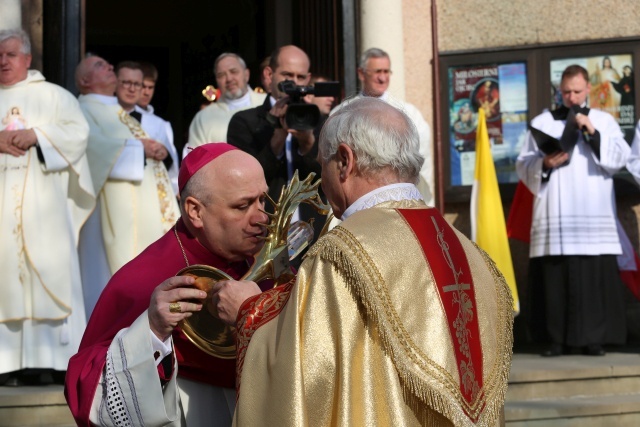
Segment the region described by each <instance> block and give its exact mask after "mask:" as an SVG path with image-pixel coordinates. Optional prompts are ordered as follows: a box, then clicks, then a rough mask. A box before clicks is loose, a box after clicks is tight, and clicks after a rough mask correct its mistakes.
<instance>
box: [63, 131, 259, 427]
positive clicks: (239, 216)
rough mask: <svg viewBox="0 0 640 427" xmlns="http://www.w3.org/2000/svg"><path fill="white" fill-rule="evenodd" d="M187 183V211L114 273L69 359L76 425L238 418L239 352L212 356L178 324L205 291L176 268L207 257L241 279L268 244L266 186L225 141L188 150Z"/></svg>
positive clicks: (183, 181) (183, 191)
mask: <svg viewBox="0 0 640 427" xmlns="http://www.w3.org/2000/svg"><path fill="white" fill-rule="evenodd" d="M179 188H180V196H181V206H180V208H181V212H182V216H181V218H180V219H179V220H178V222H177V224H176V225H175V227H173V228H172V229H171V230H170V231H169V232H167V233H166V234H165V235H164V236H163V237H162V238H160V239H159V240H158V241H156V242H155V243H153V244H152V245H151V246H149V247H148V248H147V249H146V250H145V251H144V252H143V253H142V254H140V255H139V256H138V257H136V258H135V259H134V260H133V261H131V262H130V263H129V264H127V265H126V266H124V267H123V268H122V269H121V270H120V271H118V272H117V273H116V274H115V275H114V276H113V278H112V280H111V281H110V282H109V284H108V285H107V287H106V288H105V290H104V292H103V294H102V296H101V298H100V301H99V302H98V304H97V305H96V308H95V311H94V314H93V316H92V317H91V320H90V321H89V325H88V327H87V330H86V332H85V335H84V338H83V341H82V344H81V346H80V351H79V353H78V354H77V355H75V356H74V357H73V358H72V359H71V361H70V363H69V370H68V374H67V384H66V390H65V393H66V396H67V401H68V403H69V406H70V408H71V410H72V413H73V415H74V417H75V419H76V421H77V423H78V425H90V424H89V422H91V423H94V424H99V425H122V424H119V423H118V422H120V423H126V421H128V420H132V423H134V424H136V425H137V424H138V423H139V424H141V425H142V424H146V425H183V423H184V421H185V420H186V422H187V423H188V425H189V427H193V426H201V425H202V426H205V425H206V426H229V425H231V417H232V415H233V410H234V405H235V390H234V387H235V359H227V360H222V359H218V358H215V357H213V356H210V355H208V354H206V353H205V352H203V351H202V350H200V349H199V348H198V347H196V346H195V345H194V344H193V343H192V342H191V341H189V340H188V339H187V337H186V336H185V335H184V334H183V333H182V331H181V330H180V328H178V327H176V325H177V324H178V322H180V321H181V320H183V319H184V318H186V317H189V316H191V313H192V312H197V311H200V310H201V309H202V304H201V303H200V302H197V303H194V302H193V301H194V300H195V301H200V300H202V299H203V298H205V297H206V293H205V292H203V291H201V290H198V289H196V288H193V287H192V286H191V285H192V284H193V282H194V280H193V278H191V277H187V276H179V277H174V276H175V275H176V273H178V272H179V271H180V270H181V269H183V268H185V267H187V266H189V265H194V264H205V265H210V266H214V267H217V268H219V269H220V270H222V271H224V272H225V273H227V274H229V275H230V276H231V277H234V278H239V277H242V275H243V274H244V273H245V272H246V271H247V269H248V267H249V265H250V264H251V262H249V261H251V260H252V257H253V255H254V254H255V253H256V252H258V251H259V250H260V248H261V247H262V245H263V242H264V241H263V239H262V238H261V237H262V236H263V235H264V229H263V227H262V225H261V224H264V223H267V222H268V218H267V216H266V215H265V214H264V213H263V209H264V199H265V195H264V193H265V191H266V190H267V184H266V182H265V180H264V173H263V171H262V168H261V167H260V164H259V163H258V161H257V160H256V159H255V158H253V157H252V156H250V155H248V154H246V153H244V152H242V151H241V150H238V149H236V148H235V147H233V146H230V145H228V144H224V143H219V144H206V145H202V146H200V147H197V148H196V149H194V150H193V151H192V152H191V153H190V154H189V156H187V158H185V160H184V161H183V164H182V165H181V168H180V174H179ZM149 301H150V302H149ZM178 373H179V374H180V377H179V378H177V377H176V375H177V374H178ZM178 387H179V391H178ZM118 399H119V400H120V402H124V405H115V404H113V402H116V401H117V400H118ZM181 408H182V409H184V413H183V411H182V409H181ZM116 421H118V422H116Z"/></svg>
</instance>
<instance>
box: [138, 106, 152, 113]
mask: <svg viewBox="0 0 640 427" xmlns="http://www.w3.org/2000/svg"><path fill="white" fill-rule="evenodd" d="M136 111H138V112H140V113H142V114H153V105H151V104H149V105H147V108H142V107H141V106H139V105H136Z"/></svg>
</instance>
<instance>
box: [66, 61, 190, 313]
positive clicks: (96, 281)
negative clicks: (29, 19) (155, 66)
mask: <svg viewBox="0 0 640 427" xmlns="http://www.w3.org/2000/svg"><path fill="white" fill-rule="evenodd" d="M76 84H77V86H78V89H79V90H80V93H81V95H80V97H79V101H80V108H81V109H82V112H83V113H84V115H85V117H86V118H87V121H88V122H89V126H90V132H89V144H88V147H87V157H88V160H89V164H90V167H91V176H92V178H93V185H94V189H95V193H96V194H97V195H98V205H99V208H96V210H95V211H94V213H93V214H92V215H91V218H90V219H89V221H88V222H87V225H86V226H85V227H84V229H83V230H82V236H81V244H80V249H81V262H82V274H83V284H84V288H85V303H86V305H87V312H88V313H89V312H90V311H91V310H92V309H93V306H94V305H95V302H96V301H97V298H98V296H99V295H100V292H101V291H102V289H103V288H104V286H105V285H106V283H107V282H108V280H109V278H110V277H111V275H113V274H114V273H115V272H116V271H117V270H119V269H120V267H122V266H123V265H124V264H126V263H127V262H129V261H130V260H132V259H133V258H134V257H135V256H136V255H138V254H139V253H140V252H142V250H144V249H145V248H146V247H147V246H148V245H149V244H151V243H153V242H154V241H155V240H157V239H158V238H159V237H160V236H162V235H163V234H164V233H165V232H167V231H168V230H169V229H171V227H172V226H173V225H174V224H175V222H176V220H177V219H178V217H179V216H180V215H179V210H178V203H177V201H176V196H175V193H174V192H173V189H172V185H171V181H170V179H169V176H168V174H167V169H166V167H165V165H164V164H163V163H162V158H164V157H165V156H166V149H165V148H164V147H163V146H162V144H158V143H155V144H151V143H150V141H151V140H150V139H149V136H148V134H147V133H146V132H145V131H144V130H143V129H142V127H141V126H140V122H138V121H137V120H136V119H134V118H133V117H131V116H130V115H129V114H127V112H126V111H125V110H124V109H123V108H122V107H121V106H120V105H119V104H118V99H117V98H116V97H114V96H113V94H114V92H115V89H116V85H119V86H121V87H122V88H133V89H135V90H137V91H138V92H139V91H140V88H141V87H142V72H139V73H138V74H136V75H135V77H133V76H128V77H127V78H126V79H125V78H124V77H123V78H122V79H120V80H118V79H117V78H116V75H115V73H114V71H113V66H112V65H111V64H109V63H108V62H107V61H105V60H104V59H103V58H101V57H99V56H89V57H87V58H85V59H83V60H82V61H81V62H80V64H78V67H77V68H76ZM133 105H135V102H134V104H133Z"/></svg>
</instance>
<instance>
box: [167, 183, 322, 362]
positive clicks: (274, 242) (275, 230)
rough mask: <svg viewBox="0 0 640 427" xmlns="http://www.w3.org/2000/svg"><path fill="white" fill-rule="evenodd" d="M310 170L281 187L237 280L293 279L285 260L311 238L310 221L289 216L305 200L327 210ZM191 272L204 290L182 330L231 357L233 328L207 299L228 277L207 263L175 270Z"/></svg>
mask: <svg viewBox="0 0 640 427" xmlns="http://www.w3.org/2000/svg"><path fill="white" fill-rule="evenodd" d="M314 177H315V174H314V173H311V174H309V176H307V178H306V179H304V180H302V181H300V180H299V178H298V172H297V171H296V172H295V173H294V175H293V178H292V179H291V182H290V183H289V185H287V186H286V187H283V188H282V191H281V193H280V198H279V199H278V202H277V203H275V202H274V201H273V200H272V199H271V198H269V196H268V195H267V198H268V199H269V201H270V202H271V203H272V204H273V205H274V212H273V213H267V215H268V216H269V218H270V223H269V224H268V225H266V224H265V225H266V228H267V235H266V237H265V244H264V246H263V247H262V249H261V250H260V252H258V254H257V255H256V257H255V261H254V263H253V265H252V266H251V267H250V268H249V270H248V271H247V272H246V273H245V275H244V276H243V277H242V278H241V279H240V280H251V281H253V282H261V281H263V280H268V279H273V281H274V282H275V285H274V286H277V285H279V284H282V283H286V282H288V281H290V280H291V279H293V277H294V274H293V272H292V271H291V268H290V265H289V260H290V259H293V258H295V257H296V256H297V255H298V254H299V253H300V252H301V251H302V250H303V249H304V248H305V247H306V245H308V244H309V242H311V241H312V240H313V228H312V227H311V225H310V224H308V223H304V222H300V221H299V222H296V223H295V224H294V225H293V226H291V217H292V216H293V214H294V212H295V211H296V209H297V208H298V206H299V205H300V204H301V203H308V204H310V205H311V206H313V207H314V209H315V210H316V211H318V212H319V213H320V214H322V215H327V214H328V213H329V206H328V205H326V204H325V203H323V201H322V199H321V198H320V196H319V194H318V188H319V186H320V179H318V180H316V182H314V183H312V181H313V178H314ZM186 275H190V276H194V277H195V278H196V286H197V287H198V288H200V289H202V290H204V291H206V292H207V298H206V300H205V304H204V309H203V310H202V311H199V312H197V313H193V315H192V316H190V317H187V318H186V319H184V320H183V321H182V322H181V323H180V327H181V328H182V331H183V332H184V334H185V335H186V336H187V338H189V340H191V341H192V342H193V343H194V344H195V345H196V346H197V347H198V348H200V349H201V350H202V351H204V352H206V353H208V354H210V355H212V356H215V357H219V358H221V359H233V358H234V357H235V355H236V344H235V339H236V337H235V328H233V327H231V326H228V325H226V324H225V323H224V322H223V321H222V320H220V319H219V318H218V315H217V311H216V309H215V307H214V306H213V304H212V303H211V289H212V287H213V285H214V284H215V283H216V282H218V281H220V280H231V279H232V277H230V276H229V275H227V274H226V273H224V272H223V271H221V270H218V269H217V268H215V267H211V266H208V265H191V266H189V267H186V268H183V269H182V270H180V271H179V272H178V276H186Z"/></svg>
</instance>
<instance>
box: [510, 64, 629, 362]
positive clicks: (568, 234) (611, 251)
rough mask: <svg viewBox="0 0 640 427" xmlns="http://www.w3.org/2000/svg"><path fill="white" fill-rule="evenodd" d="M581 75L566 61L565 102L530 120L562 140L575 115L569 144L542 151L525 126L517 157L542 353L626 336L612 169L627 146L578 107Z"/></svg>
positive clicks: (584, 85)
mask: <svg viewBox="0 0 640 427" xmlns="http://www.w3.org/2000/svg"><path fill="white" fill-rule="evenodd" d="M588 82H589V80H588V78H587V77H586V70H584V69H583V68H582V67H580V66H571V67H568V68H567V70H565V73H564V74H563V79H562V83H561V90H562V94H563V100H564V106H562V107H560V108H559V109H557V110H554V111H552V112H548V111H547V112H544V113H542V114H541V115H539V116H537V117H535V118H534V119H533V120H532V121H531V127H532V128H535V129H538V130H541V131H542V132H544V133H546V134H548V135H550V136H552V137H554V138H557V139H559V140H560V139H562V140H563V141H566V140H567V137H568V136H567V135H565V136H564V139H563V132H564V130H565V125H567V123H568V121H567V120H569V121H572V117H575V126H576V129H575V131H574V133H575V134H574V135H573V138H574V139H575V138H577V143H576V144H575V146H574V147H573V148H571V149H569V152H567V153H563V152H560V153H552V154H545V153H544V152H542V151H541V150H540V148H539V147H538V145H537V144H536V141H535V139H534V138H533V136H532V135H531V132H529V133H528V134H527V138H526V140H525V143H524V145H523V147H522V150H521V152H520V155H519V157H518V160H517V163H516V169H517V172H518V176H519V177H520V179H521V180H522V181H523V182H524V183H525V185H526V186H527V187H528V188H529V190H530V191H531V192H532V193H533V195H534V197H535V199H534V207H533V222H532V226H531V244H530V250H529V256H530V258H531V263H530V268H529V274H530V282H531V284H530V286H531V287H532V294H533V295H534V301H533V304H534V308H533V311H534V312H538V313H543V314H544V316H543V317H542V318H541V319H534V320H533V324H534V327H536V328H537V330H536V331H534V334H536V333H537V332H541V333H542V334H541V335H542V336H541V337H540V338H542V339H543V340H546V341H549V342H550V343H551V344H552V345H551V347H550V348H549V350H547V351H545V353H543V355H545V356H557V355H560V354H562V352H563V350H564V351H566V349H563V348H562V346H563V345H564V346H569V347H584V349H585V351H586V352H587V354H592V355H601V354H604V351H603V350H602V348H601V345H602V344H605V343H616V344H619V343H622V342H624V340H625V338H626V330H625V327H624V323H625V322H624V312H625V309H624V308H625V307H624V300H623V294H622V292H623V291H622V287H623V285H622V284H621V282H620V279H619V275H618V272H617V264H616V255H619V254H621V253H622V251H621V246H620V240H619V238H618V232H617V229H616V207H615V195H614V191H613V174H614V173H615V172H617V171H618V170H620V168H622V167H624V166H625V164H626V162H627V159H628V156H629V152H630V149H629V144H628V143H627V142H626V141H625V139H624V134H623V133H622V131H621V129H620V126H619V125H618V123H617V122H616V120H615V119H614V118H613V117H612V116H611V115H610V114H608V113H605V112H602V111H600V110H596V109H590V110H588V111H587V110H585V109H582V110H581V109H580V108H579V107H584V105H585V103H586V96H587V94H588V93H589V83H588ZM571 109H573V113H570V111H571ZM580 111H581V112H580ZM576 112H577V114H576ZM568 118H569V119H568ZM580 129H582V131H580ZM536 305H544V306H545V310H542V309H541V308H540V307H537V308H536V307H535V306H536Z"/></svg>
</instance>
